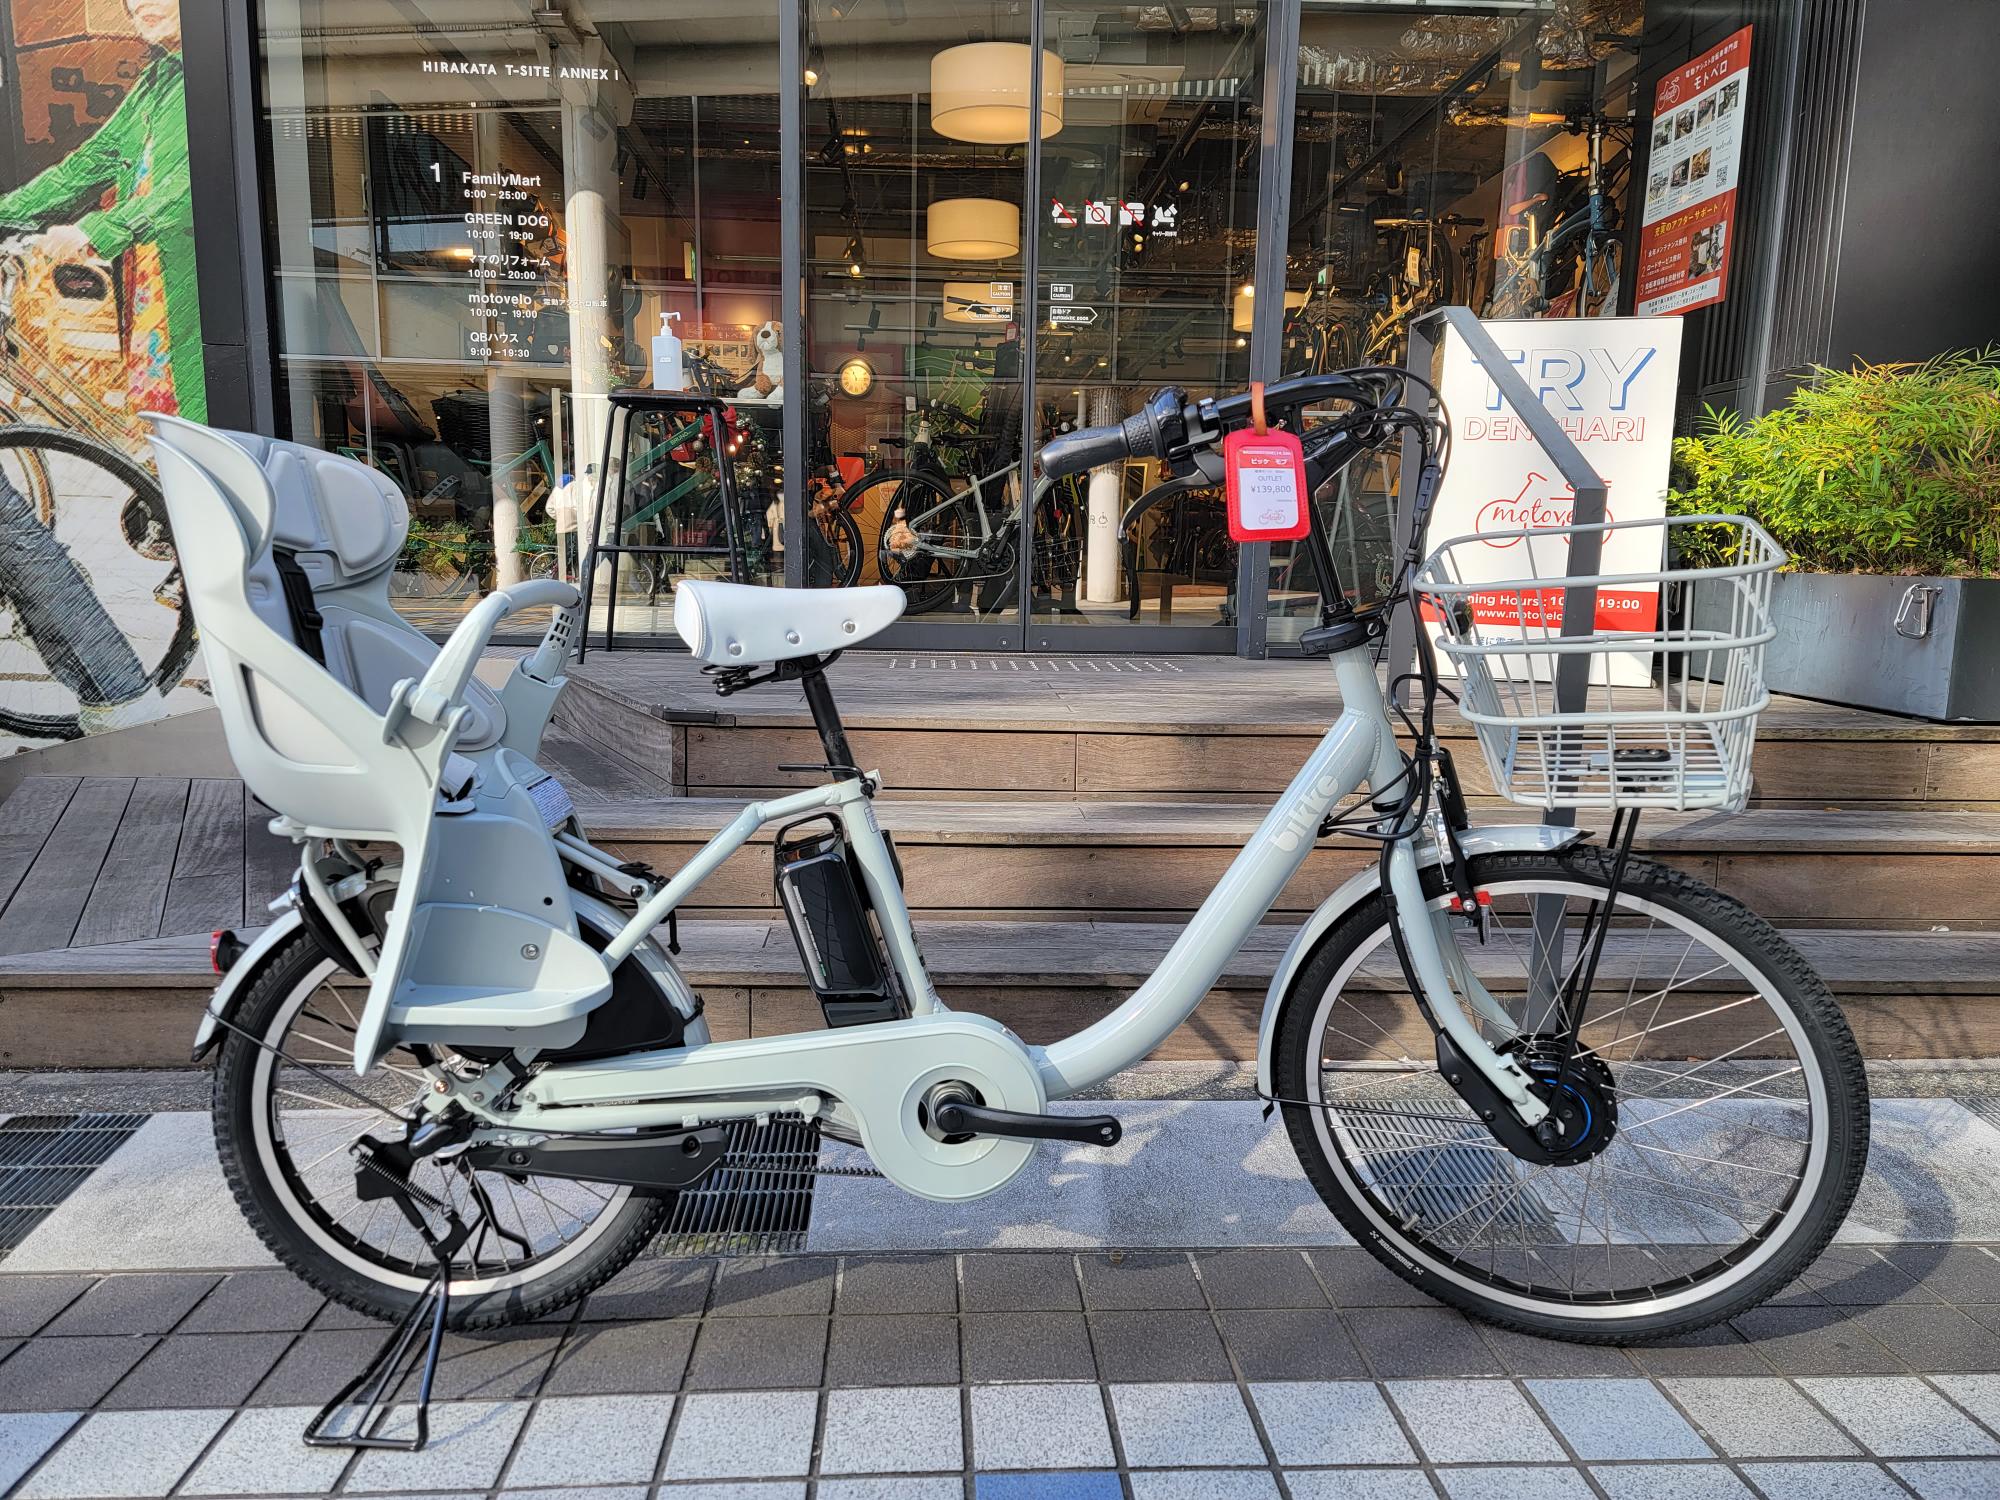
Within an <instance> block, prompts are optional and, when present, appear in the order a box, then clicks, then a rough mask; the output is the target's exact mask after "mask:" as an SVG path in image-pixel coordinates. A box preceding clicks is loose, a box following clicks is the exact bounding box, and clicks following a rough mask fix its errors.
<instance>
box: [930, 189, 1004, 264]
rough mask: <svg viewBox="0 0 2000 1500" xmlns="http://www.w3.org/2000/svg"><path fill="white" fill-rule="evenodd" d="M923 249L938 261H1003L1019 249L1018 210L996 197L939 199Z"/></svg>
mask: <svg viewBox="0 0 2000 1500" xmlns="http://www.w3.org/2000/svg"><path fill="white" fill-rule="evenodd" d="M924 246H925V248H926V249H928V250H929V251H930V253H931V254H933V255H935V256H936V257H937V258H938V259H939V260H1005V259H1007V258H1008V257H1009V256H1011V255H1013V254H1014V253H1015V252H1016V251H1018V250H1019V249H1020V248H1021V210H1020V209H1019V208H1018V207H1017V206H1015V205H1014V204H1012V203H1007V202H1004V201H1003V200H1001V199H999V198H940V199H939V200H938V201H937V202H935V203H933V204H932V205H931V206H930V208H929V210H928V211H927V212H926V214H925V222H924Z"/></svg>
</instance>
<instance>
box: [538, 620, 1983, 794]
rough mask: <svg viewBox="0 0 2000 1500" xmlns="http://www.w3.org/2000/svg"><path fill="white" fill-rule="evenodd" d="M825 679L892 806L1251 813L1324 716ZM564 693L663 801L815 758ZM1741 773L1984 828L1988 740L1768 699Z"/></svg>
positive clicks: (778, 690) (804, 737)
mask: <svg viewBox="0 0 2000 1500" xmlns="http://www.w3.org/2000/svg"><path fill="white" fill-rule="evenodd" d="M830 680H831V681H832V684H833V688H834V694H835V697H836V699H837V700H838V701H839V703H840V706H841V712H842V715H843V717H844V718H845V720H846V722H847V725H848V727H849V729H850V731H851V736H850V737H851V740H852V743H853V746H854V751H855V754H856V756H857V757H858V758H859V760H860V761H861V763H862V764H863V765H864V766H867V767H869V768H877V767H879V768H880V769H881V770H882V771H883V772H884V773H885V775H886V777H887V780H888V795H890V796H892V797H897V796H909V795H913V796H917V797H927V796H929V797H935V796H937V795H939V794H941V793H946V792H950V793H956V794H963V795H974V796H981V797H993V798H1007V797H1021V798H1029V799H1047V798H1052V797H1060V798H1065V799H1078V800H1091V799H1118V798H1133V797H1136V798H1143V799H1156V798H1160V797H1165V796H1172V797H1175V798H1178V799H1185V798H1190V797H1213V798H1219V799H1223V800H1229V799H1240V798H1243V797H1245V796H1246V795H1256V794H1268V793H1273V792H1276V791H1278V790H1279V789H1281V788H1282V787H1284V786H1285V785H1286V784H1287V783H1288V782H1289V781H1290V780H1291V778H1292V776H1293V774H1294V773H1295V772H1296V771H1297V770H1298V768H1299V766H1300V764H1301V763H1302V762H1303V761H1304V760H1305V758H1306V756H1307V754H1308V753H1309V752H1310V751H1311V749H1312V747H1313V746H1314V745H1315V744H1316V743H1317V742H1318V741H1319V738H1320V736H1321V735H1322V734H1323V733H1324V732H1325V730H1326V726H1327V725H1328V723H1329V722H1331V720H1332V718H1333V716H1334V715H1335V714H1336V713H1337V712H1338V711H1339V699H1338V696H1337V694H1336V693H1335V692H1334V689H1333V683H1332V678H1331V674H1330V673H1329V672H1328V671H1327V669H1326V668H1325V666H1324V665H1323V664H1321V663H1316V662H1304V661H1286V662H1247V661H1236V660H1232V659H1222V658H1211V657H1162V658H1157V659H1142V660H1137V661H1134V660H1130V659H1119V658H1104V659H1086V658H1074V657H1040V658H1037V657H1023V656H1002V655H996V656H950V655H910V654H907V653H901V654H899V653H891V652H874V653H869V652H855V653H849V654H848V655H847V656H846V657H844V658H842V660H841V661H840V662H839V663H838V664H837V665H836V666H835V667H834V668H833V670H832V672H831V673H830ZM570 683H571V686H570V692H569V694H568V695H567V698H566V702H565V705H564V707H563V709H562V711H561V717H562V722H563V724H564V725H565V727H566V729H567V730H568V731H569V732H570V733H572V734H575V735H577V736H578V737H579V738H582V739H586V740H592V741H594V742H595V743H597V744H598V745H599V746H600V748H603V749H605V750H606V751H607V752H608V753H611V754H614V755H619V756H622V757H623V758H624V759H626V760H628V761H630V762H632V763H633V764H634V765H636V766H640V767H643V768H645V770H646V772H647V773H648V774H651V775H655V776H659V777H661V778H663V779H665V780H667V781H670V782H671V783H672V785H673V788H674V789H675V790H676V791H680V792H687V793H694V794H703V793H706V794H709V795H722V794H730V793H741V794H744V795H758V794H761V793H765V792H768V791H770V790H772V789H774V788H780V787H793V786H800V785H805V784H808V783H809V782H810V780H811V777H810V776H809V775H804V774H800V773H796V772H787V771H781V770H779V769H778V767H779V766H780V765H784V764H800V763H816V762H818V761H819V760H820V759H821V758H822V756H821V751H820V748H819V742H818V740H817V738H816V737H815V735H814V733H813V731H812V723H811V718H810V715H809V714H808V713H807V712H806V709H805V705H804V702H803V700H802V699H801V696H800V694H799V693H798V691H797V690H796V689H795V688H793V687H790V686H781V685H775V684H774V685H770V686H765V687H760V688H754V689H751V690H749V691H747V692H743V693H738V694H736V695H734V696H732V697H729V698H718V697H717V696H716V695H715V692H714V688H713V683H712V680H711V679H709V678H707V677H704V676H703V675H701V673H700V671H699V668H698V665H697V664H696V663H695V662H694V661H693V660H692V659H691V658H690V657H688V656H687V655H686V653H684V652H678V651H674V652H665V651H615V652H603V651H596V652H592V653H591V654H590V655H589V656H588V657H587V658H586V659H585V660H584V661H583V662H581V663H579V664H578V665H577V666H576V668H575V669H574V671H573V672H572V673H571V678H570ZM1626 696H1628V697H1630V698H1631V699H1632V700H1633V701H1634V702H1636V701H1637V700H1638V698H1639V697H1640V696H1642V693H1641V690H1632V693H1631V694H1628V695H1626ZM1623 702H1624V700H1623V699H1621V704H1622V703H1623ZM1439 725H1440V732H1441V734H1442V735H1443V737H1444V738H1445V739H1446V741H1447V742H1448V743H1449V744H1450V745H1452V747H1453V749H1454V751H1455V753H1456V755H1457V759H1458V763H1459V767H1460V769H1461V771H1462V772H1463V774H1464V777H1465V780H1466V783H1467V789H1468V791H1469V792H1470V793H1471V794H1472V795H1473V796H1475V797H1479V798H1487V797H1489V796H1490V793H1491V787H1490V782H1489V780H1488V778H1487V776H1486V770H1485V764H1484V760H1483V758H1482V757H1481V756H1480V754H1479V752H1478V748H1477V744H1476V742H1475V741H1474V740H1473V738H1472V736H1471V733H1470V731H1469V729H1468V727H1467V726H1466V724H1465V723H1464V721H1463V720H1461V719H1460V718H1459V717H1458V716H1457V713H1456V711H1455V710H1454V709H1453V708H1452V707H1451V705H1450V704H1448V703H1440V705H1439ZM1753 766H1754V770H1755V775H1756V787H1755V793H1754V800H1755V802H1756V804H1757V805H1760V806H1770V807H1825V806H1829V805H1838V806H1843V807H1859V806H1879V807H1885V808H1887V807H1903V808H1912V807H1929V808H1933V809H1939V808H1973V809H1979V808H1985V809H1987V810H1994V811H2000V725H1978V724H1930V723H1925V722H1923V721H1921V720H1915V719H1903V718H1897V717H1895V716H1893V715H1889V714H1878V713H1870V712H1867V711H1864V710H1859V709H1848V708H1842V707H1839V706H1837V705H1831V704H1824V703H1814V702H1810V701H1808V700H1805V699H1798V698H1785V699H1779V700H1776V701H1775V702H1773V704H1772V705H1771V707H1770V708H1769V709H1768V710H1767V711H1766V712H1765V713H1764V715H1763V716H1762V718H1761V720H1760V723H1759V740H1758V745H1757V753H1756V757H1755V760H1754V762H1753Z"/></svg>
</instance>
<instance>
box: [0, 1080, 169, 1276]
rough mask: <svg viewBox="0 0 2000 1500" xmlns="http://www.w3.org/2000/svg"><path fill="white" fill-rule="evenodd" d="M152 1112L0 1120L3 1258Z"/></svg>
mask: <svg viewBox="0 0 2000 1500" xmlns="http://www.w3.org/2000/svg"><path fill="white" fill-rule="evenodd" d="M149 1118H151V1117H150V1116H148V1115H16V1116H14V1117H13V1118H12V1119H11V1120H5V1121H0V1256H4V1255H6V1254H7V1252H8V1251H10V1250H14V1249H17V1248H18V1247H19V1246H20V1243H21V1241H23V1240H25V1239H26V1238H27V1237H28V1235H29V1233H30V1232H31V1231H32V1230H33V1229H34V1227H35V1226H36V1225H37V1224H39V1223H41V1222H42V1220H44V1219H46V1218H47V1217H48V1216H49V1215H50V1214H51V1213H53V1212H54V1211H55V1210H56V1208H57V1207H58V1206H59V1205H60V1204H61V1203H62V1201H63V1200H64V1199H65V1198H67V1197H69V1195H70V1194H71V1193H73V1192H75V1191H76V1190H77V1189H78V1188H79V1187H81V1186H82V1185H83V1181H84V1179H85V1178H87V1177H88V1176H90V1174H91V1173H92V1172H93V1171H94V1170H96V1169H97V1168H98V1167H100V1166H102V1165H103V1164H104V1163H105V1162H107V1161H109V1160H110V1159H111V1153H112V1152H114V1151H116V1150H117V1149H118V1148H119V1147H120V1146H122V1145H124V1144H125V1143H126V1142H127V1141H128V1140H130V1139H131V1138H132V1132H133V1131H135V1130H137V1129H138V1128H139V1127H140V1126H141V1125H143V1124H145V1123H146V1121H147V1120H148V1119H149Z"/></svg>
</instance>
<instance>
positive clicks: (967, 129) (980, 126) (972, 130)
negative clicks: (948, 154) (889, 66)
mask: <svg viewBox="0 0 2000 1500" xmlns="http://www.w3.org/2000/svg"><path fill="white" fill-rule="evenodd" d="M1034 55H1035V54H1034V49H1033V48H1031V47H1029V46H1028V45H1026V44H1025V43H1023V42H967V43H966V44H965V45H964V46H962V47H947V48H945V50H944V51H942V52H940V53H938V54H937V55H936V56H935V57H933V58H932V59H931V129H933V130H935V131H936V132H937V133H938V134H939V135H942V136H947V137H949V138H950V139H952V140H954V141H977V142H980V143H982V144H985V145H995V146H1014V145H1019V144H1021V143H1022V142H1024V141H1026V140H1027V139H1028V90H1029V87H1030V84H1031V82H1032V80H1031V77H1030V73H1031V71H1032V68H1033V65H1034ZM1062 123H1063V65H1062V59H1061V58H1060V57H1057V56H1056V55H1055V54H1054V53H1053V52H1044V53H1042V138H1043V139H1044V140H1046V139H1047V138H1048V137H1050V136H1052V135H1054V134H1055V133H1056V132H1057V131H1059V130H1061V129H1062Z"/></svg>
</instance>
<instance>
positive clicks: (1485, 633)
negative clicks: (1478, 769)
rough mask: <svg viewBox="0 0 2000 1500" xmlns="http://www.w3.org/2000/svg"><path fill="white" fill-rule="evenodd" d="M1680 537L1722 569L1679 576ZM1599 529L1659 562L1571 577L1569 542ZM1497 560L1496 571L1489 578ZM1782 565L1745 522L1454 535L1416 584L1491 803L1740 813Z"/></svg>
mask: <svg viewBox="0 0 2000 1500" xmlns="http://www.w3.org/2000/svg"><path fill="white" fill-rule="evenodd" d="M1690 527H1701V528H1703V531H1702V532H1701V534H1700V535H1701V540H1702V543H1703V550H1704V551H1705V552H1708V553H1709V554H1710V555H1717V556H1721V557H1724V558H1726V559H1728V561H1726V562H1725V563H1723V564H1721V565H1719V566H1715V567H1675V566H1671V560H1672V559H1673V557H1674V556H1675V547H1674V543H1675V540H1676V536H1677V534H1684V535H1686V538H1687V540H1689V541H1692V540H1693V534H1692V533H1683V528H1690ZM1593 531H1594V532H1599V533H1601V534H1602V545H1603V551H1604V553H1605V555H1606V556H1607V557H1618V556H1623V557H1628V558H1629V557H1633V556H1635V555H1639V556H1644V557H1645V558H1647V559H1649V560H1653V561H1657V560H1659V559H1662V558H1665V559H1668V561H1669V565H1667V566H1660V567H1653V568H1648V569H1641V570H1635V571H1630V572H1622V573H1605V572H1598V573H1592V574H1587V575H1582V576H1578V577H1570V576H1568V568H1569V552H1570V542H1571V538H1572V537H1575V536H1578V535H1581V534H1583V533H1585V532H1593ZM1717 541H1720V543H1721V545H1720V547H1719V548H1717V547H1715V546H1713V545H1712V544H1713V543H1715V542H1717ZM1496 553H1498V554H1500V555H1502V556H1504V557H1505V559H1506V562H1505V566H1504V568H1502V569H1501V570H1500V571H1501V572H1503V573H1504V574H1505V575H1506V576H1501V577H1495V576H1494V574H1495V571H1496V569H1495V566H1494V563H1495V558H1496ZM1784 562H1785V553H1784V550H1783V549H1782V548H1781V547H1779V546H1778V544H1777V543H1776V542H1774V541H1772V540H1771V538H1770V536H1769V534H1768V533H1766V532H1765V531H1764V529H1763V528H1762V527H1761V526H1759V525H1757V523H1756V522H1754V521H1751V520H1749V519H1747V518H1745V517H1743V516H1667V517H1664V518H1662V519H1659V520H1647V521H1615V522H1607V523H1605V524H1603V525H1599V526H1566V527H1556V528H1551V529H1547V530H1529V531H1505V532H1485V533H1482V534H1480V535H1477V536H1461V537H1454V538H1452V539H1451V540H1450V541H1448V542H1445V543H1443V544H1442V545H1440V546H1439V547H1438V548H1437V549H1436V550H1435V551H1434V552H1432V553H1431V556H1430V558H1429V560H1428V561H1427V562H1425V564H1424V565H1423V567H1422V569H1421V570H1419V572H1418V574H1417V581H1416V588H1417V592H1418V594H1419V595H1420V596H1421V602H1422V604H1423V606H1424V617H1425V619H1426V620H1427V621H1428V622H1429V628H1430V629H1431V630H1432V631H1433V634H1434V640H1435V642H1436V645H1437V647H1438V649H1439V650H1440V651H1442V652H1443V654H1444V656H1445V658H1446V659H1447V661H1448V662H1449V663H1450V665H1451V666H1453V667H1455V668H1456V669H1457V671H1458V674H1459V675H1460V676H1461V677H1462V678H1463V679H1464V682H1463V686H1462V689H1461V691H1460V702H1459V711H1460V713H1461V714H1463V715H1464V717H1465V719H1466V720H1467V722H1469V723H1470V724H1471V725H1472V726H1473V729H1474V730H1475V732H1476V733H1477V734H1478V736H1479V746H1480V749H1481V750H1482V751H1484V752H1485V755H1486V764H1487V768H1488V769H1489V770H1490V771H1491V772H1492V776H1493V786H1494V789H1495V790H1496V791H1497V792H1498V793H1499V794H1500V795H1501V796H1503V797H1505V798H1507V799H1508V800H1509V801H1512V802H1518V803H1521V804H1523V805H1526V806H1529V807H1540V808H1557V807H1590V808H1613V809H1615V808H1622V807H1632V808H1636V807H1667V808H1677V809H1683V810H1686V809H1695V808H1719V809H1726V810H1729V811H1735V810H1737V809H1739V808H1741V807H1742V806H1743V804H1744V802H1745V800H1746V799H1747V798H1748V797H1749V795H1750V752H1751V750H1752V748H1753V747H1754V746H1755V743H1756V739H1757V715H1758V714H1760V713H1761V712H1763V710H1764V707H1765V705H1766V704H1768V703H1769V702H1770V694H1769V693H1768V692H1767V691H1766V690H1765V687H1764V647H1765V644H1766V643H1767V642H1768V641H1770V639H1771V637H1772V636H1773V635H1774V634H1775V633H1776V632H1775V631H1774V629H1773V628H1772V624H1771V588H1772V580H1773V578H1774V577H1775V576H1776V574H1777V571H1778V569H1779V568H1780V567H1782V566H1783V565H1784ZM1586 588H1589V589H1595V590H1596V591H1597V599H1596V603H1597V608H1596V611H1595V618H1594V619H1593V620H1592V621H1591V622H1590V628H1589V629H1588V630H1587V631H1585V632H1583V633H1580V634H1576V635H1565V634H1563V609H1564V599H1565V595H1566V593H1567V591H1570V590H1581V589H1586ZM1559 692H1561V693H1562V694H1563V695H1564V698H1565V699H1567V700H1568V701H1569V702H1570V703H1571V704H1572V705H1573V706H1571V707H1570V708H1569V709H1568V710H1567V711H1565V710H1563V709H1560V708H1559V707H1558V701H1559V700H1558V696H1557V695H1558V693H1559Z"/></svg>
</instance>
